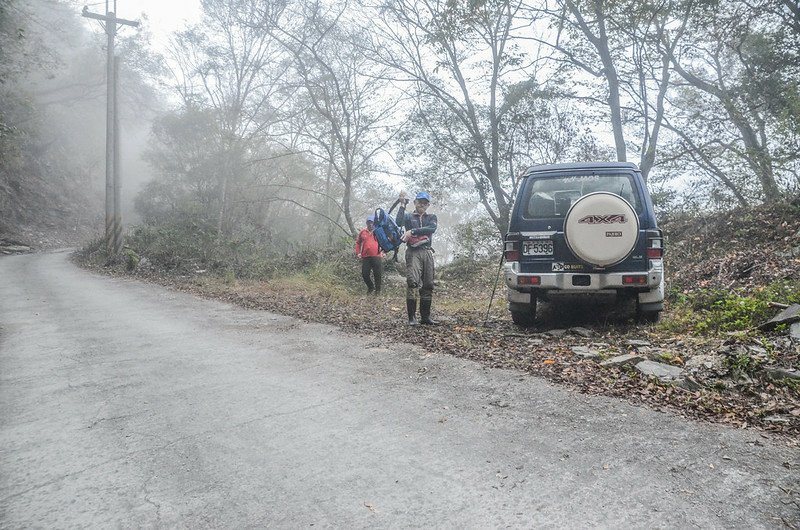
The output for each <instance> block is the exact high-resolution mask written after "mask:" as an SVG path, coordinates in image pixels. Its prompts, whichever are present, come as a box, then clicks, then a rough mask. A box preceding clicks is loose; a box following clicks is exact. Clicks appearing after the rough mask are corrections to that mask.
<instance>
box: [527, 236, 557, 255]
mask: <svg viewBox="0 0 800 530" xmlns="http://www.w3.org/2000/svg"><path fill="white" fill-rule="evenodd" d="M522 254H523V255H525V256H552V255H553V241H552V240H551V239H534V240H532V241H523V242H522Z"/></svg>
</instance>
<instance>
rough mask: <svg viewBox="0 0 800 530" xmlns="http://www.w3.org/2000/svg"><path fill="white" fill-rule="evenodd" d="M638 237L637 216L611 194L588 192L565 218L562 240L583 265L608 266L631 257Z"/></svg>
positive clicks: (630, 208)
mask: <svg viewBox="0 0 800 530" xmlns="http://www.w3.org/2000/svg"><path fill="white" fill-rule="evenodd" d="M638 238H639V216H637V215H636V211H635V210H634V209H633V206H631V204H630V203H629V202H628V201H626V200H625V199H623V198H622V197H620V196H619V195H615V194H613V193H608V192H604V191H600V192H595V193H590V194H588V195H584V196H583V197H581V198H580V199H578V200H577V201H576V202H575V204H573V205H572V207H571V208H570V209H569V212H567V215H566V217H565V218H564V239H565V240H566V242H567V246H568V247H569V249H570V250H571V251H572V253H573V254H574V255H575V256H576V257H577V258H578V259H581V260H583V261H585V262H586V263H589V264H591V265H595V266H597V267H610V266H611V265H616V264H617V263H619V262H620V261H622V260H624V259H625V258H627V257H628V255H630V253H631V252H632V251H633V249H634V247H635V246H636V241H637V239H638Z"/></svg>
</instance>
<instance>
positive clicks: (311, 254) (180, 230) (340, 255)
mask: <svg viewBox="0 0 800 530" xmlns="http://www.w3.org/2000/svg"><path fill="white" fill-rule="evenodd" d="M101 244H102V241H101ZM126 244H127V246H128V247H130V249H131V251H132V252H135V254H136V255H137V256H139V258H140V259H141V258H147V260H148V261H149V262H150V264H151V265H152V266H153V267H155V268H156V269H158V270H161V271H165V272H168V273H173V274H186V275H192V274H195V273H196V272H198V271H200V270H202V271H204V273H207V274H212V275H216V276H219V277H220V278H222V279H224V280H225V281H226V282H233V281H234V280H236V279H255V280H265V279H272V278H277V277H285V276H293V275H298V274H299V275H301V276H302V275H306V276H307V277H308V280H307V281H308V282H309V283H314V282H317V283H320V284H322V283H325V284H328V285H334V284H337V283H340V284H342V285H344V286H349V285H352V286H353V288H355V287H357V286H359V284H360V283H361V276H360V271H361V268H360V264H359V262H358V260H357V259H356V258H355V256H354V255H353V251H352V248H351V242H350V241H349V239H348V238H342V239H340V240H339V241H337V242H335V244H334V246H333V247H331V248H303V249H299V250H297V251H295V252H292V253H281V254H278V253H276V252H274V250H273V249H272V248H270V246H269V245H260V244H258V243H256V242H255V241H252V240H250V239H228V240H220V239H218V238H217V236H216V231H215V229H214V227H212V226H210V225H200V224H197V223H189V224H170V225H162V226H148V225H142V226H137V227H135V228H134V229H133V230H132V232H131V234H130V236H129V237H128V238H127V240H126Z"/></svg>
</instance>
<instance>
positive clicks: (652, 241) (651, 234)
mask: <svg viewBox="0 0 800 530" xmlns="http://www.w3.org/2000/svg"><path fill="white" fill-rule="evenodd" d="M663 256H664V236H663V234H662V232H661V230H648V231H647V257H648V258H650V259H661V258H662V257H663Z"/></svg>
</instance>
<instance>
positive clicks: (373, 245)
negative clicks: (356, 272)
mask: <svg viewBox="0 0 800 530" xmlns="http://www.w3.org/2000/svg"><path fill="white" fill-rule="evenodd" d="M374 230H375V217H374V216H372V215H370V216H369V217H367V227H366V228H364V229H362V230H361V232H359V234H358V237H357V238H356V256H358V259H360V260H361V277H362V278H364V283H366V284H367V294H371V293H375V294H376V295H377V294H380V292H381V283H382V280H383V255H384V254H383V251H381V248H380V247H379V246H378V239H377V238H376V237H375V232H374ZM370 272H371V273H372V275H373V276H374V277H375V283H372V278H371V277H370Z"/></svg>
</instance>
